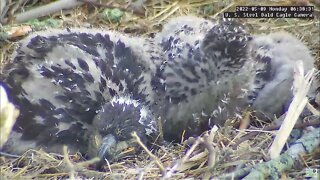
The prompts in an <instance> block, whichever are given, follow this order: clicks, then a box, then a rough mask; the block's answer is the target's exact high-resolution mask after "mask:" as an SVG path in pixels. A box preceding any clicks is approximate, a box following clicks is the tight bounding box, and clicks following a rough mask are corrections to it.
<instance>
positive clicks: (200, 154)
mask: <svg viewBox="0 0 320 180" xmlns="http://www.w3.org/2000/svg"><path fill="white" fill-rule="evenodd" d="M264 2H265V4H268V5H271V4H273V5H276V4H277V5H290V4H292V2H291V1H264ZM299 2H300V1H299ZM301 2H302V1H301ZM303 2H307V1H303ZM211 4H213V6H211ZM260 4H262V3H261V2H260ZM120 5H121V3H120ZM236 5H254V1H252V2H251V1H222V2H220V1H215V0H210V1H209V0H189V1H148V3H147V4H146V5H145V12H144V14H145V15H143V16H141V15H140V14H133V13H131V12H125V14H124V16H123V17H122V20H121V21H120V22H119V23H113V22H111V21H108V20H103V19H102V18H101V17H100V16H99V13H100V12H101V11H102V9H103V7H92V6H88V5H83V6H81V7H76V8H74V9H72V10H70V11H66V12H64V13H56V14H54V15H52V16H51V18H52V19H61V20H62V23H61V24H60V25H59V27H67V26H68V27H70V26H71V27H83V26H86V27H88V26H94V27H98V28H103V29H115V30H119V31H124V32H130V33H131V34H139V35H143V36H145V35H148V34H149V33H153V32H157V31H159V30H160V29H161V24H163V23H165V22H166V20H167V19H169V18H170V17H174V16H179V15H185V14H196V15H198V16H211V17H212V16H216V15H217V13H219V12H223V11H233V10H234V8H235V6H236ZM319 12H320V9H319V6H318V7H317V6H316V7H315V14H316V15H317V17H316V19H314V20H301V19H244V20H243V21H244V22H245V23H247V24H248V25H249V26H250V27H251V31H252V33H257V34H260V33H270V32H273V31H280V30H285V31H289V32H291V33H293V34H294V35H296V36H298V37H299V38H301V40H302V41H304V42H305V43H306V44H307V45H308V47H309V48H310V49H311V50H312V52H313V54H314V57H315V59H316V64H317V67H318V68H319V67H320V52H319V47H320V44H319V42H320V32H319V29H320V24H319V19H318V18H319V16H318V15H319ZM13 26H16V25H13ZM15 44H16V41H12V40H8V41H6V42H3V43H2V44H1V51H0V63H1V65H3V64H5V63H7V62H8V60H9V55H10V54H11V52H12V51H13V49H14V47H15ZM258 123H259V122H258ZM261 124H263V123H261ZM235 126H236V124H235V122H233V121H232V120H229V123H227V125H226V126H225V127H222V128H219V129H213V130H212V131H210V132H207V133H204V135H203V136H202V137H201V138H197V139H190V140H188V143H189V144H190V146H191V147H190V146H186V145H182V144H175V145H166V146H160V147H159V149H158V150H156V151H148V150H147V151H144V152H142V153H141V154H139V155H137V156H136V157H129V158H127V159H125V160H123V161H120V162H116V163H112V164H108V165H106V166H105V171H106V172H99V171H95V170H94V169H93V168H92V167H93V166H92V165H90V164H92V162H90V161H89V162H87V161H86V160H85V159H84V158H83V157H82V156H81V155H80V154H75V155H68V154H67V152H66V151H65V154H64V155H58V154H50V153H49V154H48V153H46V152H43V151H36V150H30V151H28V152H26V153H25V154H23V155H22V156H20V157H18V158H16V157H4V156H3V157H0V158H1V159H0V172H1V176H2V177H4V178H6V179H25V178H37V179H38V178H41V179H42V178H44V179H61V178H74V179H78V178H81V177H86V178H92V177H96V178H106V179H159V178H161V177H165V178H169V179H180V178H181V179H182V178H188V177H194V178H204V179H207V178H208V177H210V176H211V177H229V178H230V177H231V176H228V175H230V174H228V173H230V172H232V171H235V170H239V169H242V168H243V169H244V171H243V173H245V172H247V171H248V169H246V168H250V167H252V166H255V165H257V164H259V163H260V162H262V161H265V160H267V159H268V150H269V146H270V145H271V143H272V142H273V135H274V131H273V130H262V129H255V130H237V129H235V128H233V127H235ZM252 131H255V132H258V133H256V135H255V136H253V137H251V138H250V139H249V140H245V141H242V140H243V138H242V139H241V137H243V136H244V135H247V134H250V133H252ZM239 140H241V143H240V144H239ZM208 142H213V143H208ZM300 162H302V163H301V164H300V166H297V167H295V168H293V169H291V170H290V171H289V172H287V174H291V175H294V176H295V177H296V178H299V177H300V178H303V174H304V171H303V168H304V167H314V168H319V166H320V149H319V148H318V149H316V150H315V151H314V152H313V153H309V154H305V155H302V156H301V157H300ZM221 175H225V176H221ZM238 175H239V174H238ZM285 176H286V175H285V174H283V177H285Z"/></svg>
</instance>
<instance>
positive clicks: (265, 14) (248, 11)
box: [224, 6, 314, 19]
mask: <svg viewBox="0 0 320 180" xmlns="http://www.w3.org/2000/svg"><path fill="white" fill-rule="evenodd" d="M313 11H314V6H236V12H224V17H225V18H308V19H312V18H314V15H313Z"/></svg>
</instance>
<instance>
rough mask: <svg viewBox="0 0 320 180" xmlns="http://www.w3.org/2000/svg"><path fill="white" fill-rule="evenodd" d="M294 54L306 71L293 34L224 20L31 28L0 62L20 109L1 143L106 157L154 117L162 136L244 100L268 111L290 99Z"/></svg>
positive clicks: (193, 126)
mask: <svg viewBox="0 0 320 180" xmlns="http://www.w3.org/2000/svg"><path fill="white" fill-rule="evenodd" d="M297 53H298V55H297ZM300 59H301V60H304V63H305V66H306V67H307V68H306V70H308V69H310V68H312V67H313V65H312V64H313V59H312V57H311V56H310V53H309V50H308V49H307V48H306V47H305V46H304V45H303V44H302V43H301V42H300V41H299V40H297V39H296V38H295V37H293V36H291V35H289V34H286V33H275V34H270V35H259V36H250V35H249V34H248V33H247V32H246V30H245V27H244V26H242V25H241V24H240V23H238V22H235V21H232V20H221V21H208V20H205V19H201V18H196V17H191V16H184V17H178V18H174V19H172V20H170V21H169V22H168V23H167V24H166V25H164V28H163V30H162V32H160V33H158V34H157V35H156V36H155V38H144V37H130V36H128V35H125V34H121V33H118V32H113V31H100V30H94V29H67V30H47V31H43V32H37V33H34V34H33V35H31V36H29V37H27V38H25V39H24V40H22V41H21V44H20V46H19V47H18V49H17V50H16V52H15V53H14V55H13V56H12V63H10V64H9V65H7V66H6V67H5V68H4V73H3V75H2V77H3V78H2V81H3V83H2V84H3V85H4V86H5V87H6V89H7V91H8V94H9V97H10V98H11V100H12V101H13V102H14V104H15V105H16V106H17V107H18V108H19V109H20V111H21V114H20V116H19V118H18V120H17V123H16V124H15V127H14V130H13V132H12V133H11V135H10V138H9V140H8V142H7V143H6V144H5V146H4V147H3V149H2V150H3V151H6V152H9V153H13V154H20V153H23V152H24V151H26V150H27V149H29V148H43V149H44V150H47V151H49V152H61V150H62V145H63V144H66V145H68V147H69V149H70V150H71V151H72V152H75V151H80V152H81V153H83V154H88V155H89V156H91V157H93V156H99V157H100V158H102V159H104V158H107V159H108V160H115V159H118V158H120V157H121V156H122V155H121V156H120V155H119V153H120V152H121V151H123V150H124V149H126V148H129V147H135V149H136V150H138V149H139V146H138V145H137V144H136V143H135V142H134V140H133V139H132V136H131V133H132V131H136V132H137V134H138V135H139V137H140V138H141V139H142V141H143V142H144V143H145V144H150V142H153V141H154V139H155V138H156V137H157V135H158V133H159V132H158V127H157V119H158V118H159V117H160V119H161V123H162V126H163V133H164V134H163V135H164V138H165V140H167V141H172V140H179V138H180V137H181V134H182V132H183V131H184V130H185V131H186V134H185V135H186V136H194V135H199V134H200V133H202V132H203V131H204V130H206V129H208V128H210V127H211V126H212V125H214V124H219V125H222V124H223V123H224V121H225V119H227V118H228V117H234V116H240V112H241V110H243V109H244V108H246V107H248V106H252V107H253V108H255V109H256V110H258V111H263V113H264V114H266V115H268V116H270V117H272V115H274V114H279V113H281V112H282V109H281V108H282V106H283V105H284V104H285V103H287V102H288V101H289V100H290V97H291V94H292V93H291V91H290V88H291V84H292V80H293V79H292V77H293V64H294V63H293V62H294V61H297V60H300ZM270 94H273V95H272V96H269V95H270ZM270 97H271V98H270ZM273 97H276V98H273ZM275 102H276V104H277V105H279V106H270V104H274V103H275Z"/></svg>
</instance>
